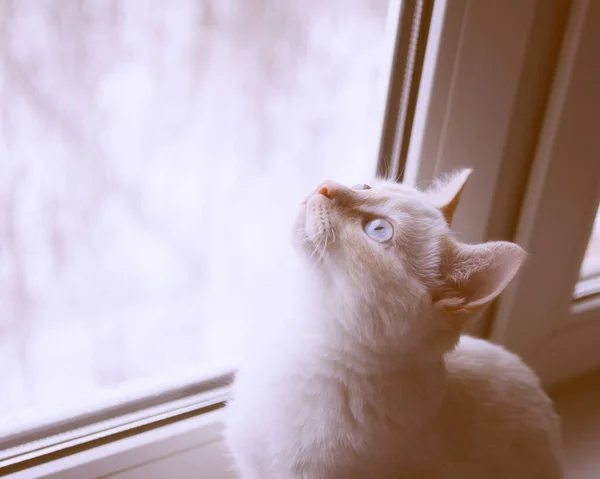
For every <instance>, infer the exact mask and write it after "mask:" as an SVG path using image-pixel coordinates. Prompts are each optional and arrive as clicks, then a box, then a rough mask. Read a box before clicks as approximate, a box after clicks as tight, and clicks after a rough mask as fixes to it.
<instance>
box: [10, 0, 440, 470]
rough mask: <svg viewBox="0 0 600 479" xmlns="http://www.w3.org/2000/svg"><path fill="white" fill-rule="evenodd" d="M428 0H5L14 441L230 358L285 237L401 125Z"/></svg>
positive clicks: (373, 161) (157, 391)
mask: <svg viewBox="0 0 600 479" xmlns="http://www.w3.org/2000/svg"><path fill="white" fill-rule="evenodd" d="M426 4H427V2H422V1H421V2H410V1H407V2H404V3H403V4H402V7H400V3H399V2H392V3H391V6H390V5H388V2H387V1H386V0H326V1H322V2H308V3H304V2H277V1H274V0H253V1H252V2H247V1H245V0H226V1H221V0H219V1H216V0H175V1H170V2H166V1H159V0H155V1H151V2H147V1H145V0H144V1H140V0H137V1H128V2H120V1H118V0H110V1H105V2H99V1H95V0H82V1H81V2H77V3H62V2H45V3H43V4H40V3H39V2H36V1H33V0H19V1H5V2H2V5H1V7H0V8H1V12H0V18H1V20H0V22H1V26H0V35H1V37H0V45H1V49H2V50H1V56H0V105H1V106H0V172H1V174H0V384H2V394H0V438H3V439H0V450H2V449H5V448H12V447H14V446H16V445H19V444H22V443H23V442H26V441H29V440H34V439H35V440H37V439H40V438H43V437H44V435H49V434H56V433H61V432H64V431H66V430H69V429H73V428H74V427H81V426H85V425H86V424H89V423H90V422H93V421H95V420H99V419H103V420H106V419H109V418H110V417H112V416H114V415H117V414H125V413H127V412H131V411H132V410H133V409H135V408H136V407H139V406H140V404H142V403H141V402H140V401H144V400H148V398H149V399H150V402H149V403H148V405H152V404H155V402H152V398H156V397H160V395H161V394H163V393H164V392H165V391H173V390H179V391H182V390H185V387H186V386H187V385H190V384H192V383H194V382H198V381H201V380H205V379H206V380H208V379H210V378H214V377H215V376H217V375H219V374H222V373H226V372H229V371H231V369H232V367H233V366H234V364H235V361H236V354H237V352H238V347H239V339H240V337H241V336H243V334H244V331H245V330H246V329H248V328H252V326H253V325H252V323H251V321H249V318H247V317H246V316H245V312H246V309H245V304H246V301H247V300H248V299H249V298H251V296H252V294H253V290H254V288H260V287H263V286H264V283H263V282H261V280H260V278H261V277H264V275H265V274H267V273H268V272H272V271H275V270H276V268H277V265H278V264H279V261H281V260H282V258H285V250H284V249H283V246H282V247H281V248H280V249H273V248H271V244H272V243H270V242H267V241H265V237H269V238H271V237H276V238H282V240H281V242H280V244H282V245H286V244H287V243H288V241H287V237H288V236H289V234H290V226H289V225H291V220H292V218H293V215H294V214H295V210H296V204H297V202H298V200H299V199H301V198H302V197H303V196H304V195H305V194H306V193H307V192H308V191H310V189H312V188H314V186H315V185H316V183H317V182H318V181H321V180H323V179H326V178H329V177H331V178H336V179H338V180H339V181H342V182H347V183H350V184H351V183H356V182H360V181H363V180H364V178H365V177H370V176H372V174H373V173H374V171H375V168H376V166H377V163H378V152H379V145H380V142H381V141H384V142H387V143H386V144H388V145H391V144H392V143H393V141H392V140H393V139H394V138H395V136H396V135H398V134H399V133H400V134H403V133H402V131H400V132H398V126H397V125H396V124H395V121H396V117H397V116H398V115H400V114H399V113H398V112H397V109H390V105H391V104H392V101H396V100H398V101H400V100H399V99H395V98H393V95H397V96H398V98H400V97H402V98H404V99H405V101H409V102H411V105H413V106H414V102H415V101H416V97H415V95H414V94H412V93H410V91H407V90H406V88H400V87H402V78H403V77H404V73H405V71H406V72H409V73H410V78H411V80H412V82H413V84H417V83H418V80H419V73H420V71H419V69H418V68H416V69H414V68H413V69H410V68H409V67H410V62H413V63H412V64H413V66H414V63H415V62H418V61H419V58H420V57H419V55H421V56H422V48H421V47H422V43H423V41H424V39H425V37H426V36H425V33H426V31H427V30H426V28H424V29H422V30H420V33H419V35H417V36H413V35H412V30H411V29H410V28H409V29H408V30H404V29H403V30H402V32H401V33H402V35H400V36H398V35H395V33H396V28H397V26H398V25H397V24H396V22H397V21H398V18H399V16H400V15H402V16H403V17H402V18H404V19H405V21H406V22H408V24H409V25H410V24H411V22H413V20H414V21H421V17H422V16H423V15H424V14H423V12H425V10H426V8H425V7H424V5H426ZM429 10H430V8H429ZM429 10H428V11H429ZM389 12H391V14H389ZM390 18H391V19H392V21H391V22H390V21H389V19H390ZM392 24H393V25H392ZM390 25H392V26H393V28H390ZM390 32H392V33H393V35H391V36H390V35H389V34H390ZM424 32H425V33H424ZM400 37H401V38H400ZM390 39H391V40H392V41H391V42H390ZM401 48H404V49H405V52H406V53H407V54H406V55H404V54H401V55H397V61H395V62H392V50H394V49H395V51H396V52H398V51H399V49H401ZM400 53H402V52H400ZM398 59H400V60H401V61H400V60H398ZM398 72H400V73H398ZM390 78H392V79H394V78H396V79H399V80H400V82H398V81H395V82H391V83H392V84H393V86H394V88H396V87H398V90H399V91H400V92H401V94H400V93H394V91H395V90H394V88H391V89H388V86H389V84H390V81H389V79H390ZM402 95H404V96H402ZM386 105H387V107H386ZM400 116H401V117H402V124H410V121H411V113H410V111H409V112H407V111H406V108H404V109H403V110H402V113H401V115H400ZM384 118H385V121H384ZM383 124H384V126H385V128H384V127H382V125H383ZM382 129H383V130H384V136H385V139H384V140H382ZM386 135H387V136H386ZM401 149H402V151H403V153H402V154H403V155H405V154H406V144H403V145H402V146H401ZM392 150H393V148H391V147H390V148H389V151H387V152H386V155H385V158H383V159H382V160H380V161H379V166H380V168H381V167H382V165H383V166H384V167H385V166H386V165H387V166H389V165H390V164H391V162H392V156H393V155H396V153H394V152H393V151H392ZM396 174H397V175H399V173H398V168H396ZM177 388H179V389H177ZM188 392H189V391H188ZM182 394H183V393H182ZM121 406H125V407H124V408H121ZM97 411H103V412H104V413H103V415H100V416H97V415H95V413H96V412H97ZM32 431H33V432H32ZM10 455H11V453H10V452H9V453H6V451H5V454H4V457H7V456H10ZM1 459H2V455H1V454H0V460H1Z"/></svg>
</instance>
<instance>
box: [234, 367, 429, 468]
mask: <svg viewBox="0 0 600 479" xmlns="http://www.w3.org/2000/svg"><path fill="white" fill-rule="evenodd" d="M261 367H262V368H263V373H264V372H265V371H264V368H265V367H268V368H269V371H268V374H262V375H259V374H257V371H258V370H259V369H260V368H261ZM234 397H235V401H234V403H233V404H232V410H233V409H236V408H237V409H238V410H237V413H236V416H237V417H238V418H239V421H240V422H243V423H244V424H238V425H237V426H236V427H240V428H246V429H247V430H248V431H249V434H252V436H253V437H255V438H256V437H257V436H260V437H261V439H260V440H262V441H263V442H265V444H264V447H266V448H267V449H272V452H273V453H274V454H282V453H283V451H284V450H286V451H290V452H291V451H304V452H306V453H307V455H308V456H309V457H321V456H328V455H330V454H332V453H333V454H334V455H335V457H340V455H342V456H346V457H347V459H348V461H349V462H350V461H351V459H352V458H353V457H354V458H355V457H360V456H362V455H364V454H367V453H368V454H369V456H370V457H371V460H373V459H374V456H381V459H382V461H385V460H389V457H392V456H393V457H397V456H398V454H399V450H401V449H402V444H403V443H404V442H406V441H409V440H412V441H414V440H417V438H418V431H419V430H420V428H419V427H418V426H419V425H418V421H419V420H420V418H421V417H422V414H421V413H420V411H417V410H416V409H419V408H422V405H423V401H422V399H419V398H416V397H414V396H411V395H410V394H408V393H407V392H406V391H404V390H403V389H402V385H401V384H397V383H395V382H394V381H393V380H389V379H388V380H385V381H382V380H381V379H373V378H364V377H362V378H357V377H351V376H349V375H348V374H347V373H345V372H344V371H343V370H341V369H340V370H336V369H335V367H332V366H331V365H330V364H325V363H315V362H313V363H311V362H303V363H302V362H298V361H294V362H291V361H290V362H289V363H286V361H285V359H284V358H281V357H280V358H279V362H278V363H269V364H268V365H267V364H263V366H258V365H257V366H254V367H251V369H249V370H241V371H240V374H239V376H238V378H237V381H236V385H235V388H234ZM415 431H417V432H415Z"/></svg>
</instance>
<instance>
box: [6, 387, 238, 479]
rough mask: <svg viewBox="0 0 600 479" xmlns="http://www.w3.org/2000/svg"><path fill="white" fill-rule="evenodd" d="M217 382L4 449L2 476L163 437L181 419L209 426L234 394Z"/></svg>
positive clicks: (176, 428)
mask: <svg viewBox="0 0 600 479" xmlns="http://www.w3.org/2000/svg"><path fill="white" fill-rule="evenodd" d="M226 379H227V378H226ZM213 383H214V381H213V382H211V383H210V384H212V386H213V387H212V388H211V389H209V390H205V391H204V392H201V393H198V394H195V395H187V396H185V397H182V398H180V399H175V400H171V401H168V402H163V403H162V404H158V405H155V406H153V407H148V408H145V409H141V410H138V411H135V412H131V413H129V414H125V415H121V416H118V417H114V418H112V419H109V420H105V421H102V422H97V423H94V424H90V425H87V426H85V427H81V428H79V429H75V430H72V431H68V432H65V433H62V434H57V435H54V436H49V437H46V438H44V439H42V440H37V441H35V440H34V441H30V442H28V443H25V444H24V445H20V446H16V447H13V448H11V449H7V450H5V451H2V456H1V457H0V476H2V475H5V474H9V473H13V472H18V471H31V470H32V468H37V467H42V468H43V467H44V465H46V464H62V463H64V461H67V462H66V463H67V464H70V462H69V458H71V457H83V456H85V455H86V454H87V453H89V452H91V451H96V450H106V449H107V448H108V450H111V448H112V446H111V445H112V444H117V443H118V444H129V446H127V448H129V447H131V446H132V444H133V445H135V444H136V440H135V439H134V438H136V437H141V438H153V437H154V433H156V432H158V436H157V437H158V438H160V437H162V436H163V435H164V434H167V435H169V434H170V433H169V431H171V430H172V429H173V428H174V431H176V432H177V431H179V426H176V425H177V424H180V423H182V424H183V423H185V424H196V426H197V427H199V425H200V426H202V427H205V426H206V425H207V424H211V423H214V420H211V418H215V417H217V416H218V415H215V413H219V414H220V409H221V408H222V407H223V406H224V405H225V402H226V401H227V400H228V399H229V394H230V393H229V386H228V384H227V383H228V381H227V383H224V380H223V381H222V383H219V384H220V385H219V386H215V384H213ZM198 418H203V419H198ZM196 419H197V421H195V420H196ZM190 421H191V422H190ZM188 447H189V445H188ZM127 448H126V449H125V450H128V449H127ZM82 455H83V456H82ZM135 460H137V459H135ZM11 477H12V476H11ZM15 477H20V476H15ZM27 477H31V475H28V476H27ZM36 477H38V476H37V475H36ZM61 477H62V476H61Z"/></svg>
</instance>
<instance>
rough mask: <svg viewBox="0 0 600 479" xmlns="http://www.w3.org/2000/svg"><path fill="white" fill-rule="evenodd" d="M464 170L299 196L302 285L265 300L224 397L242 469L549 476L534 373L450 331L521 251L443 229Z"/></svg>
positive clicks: (507, 274) (493, 291)
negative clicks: (441, 177)
mask: <svg viewBox="0 0 600 479" xmlns="http://www.w3.org/2000/svg"><path fill="white" fill-rule="evenodd" d="M469 174H470V170H463V171H461V172H458V173H456V174H455V175H453V176H452V177H451V178H449V179H448V180H446V181H439V182H437V183H436V184H435V185H434V186H433V187H432V188H430V189H428V190H427V191H418V190H416V189H414V188H411V187H408V186H405V185H398V184H394V183H389V182H385V181H377V182H375V183H374V184H373V186H372V187H368V186H367V185H361V186H358V187H354V188H348V187H345V186H342V185H340V184H336V183H333V182H325V183H324V184H323V185H321V186H320V187H319V188H318V189H317V190H316V191H315V192H314V193H313V194H312V195H310V196H309V197H308V198H307V199H306V201H305V202H304V204H303V207H302V211H301V213H300V215H299V218H298V221H297V233H298V236H299V238H300V241H299V244H300V245H301V247H300V250H301V254H302V255H303V256H304V257H306V258H307V259H309V261H306V262H305V263H306V265H307V266H306V271H307V274H306V281H300V280H298V281H296V282H294V281H292V282H290V285H291V286H292V287H293V288H294V292H295V297H296V300H295V301H294V304H286V305H281V304H280V303H279V302H278V298H275V297H274V298H272V299H273V302H272V306H271V309H270V310H269V311H268V313H265V316H266V315H271V316H274V317H275V318H276V319H277V321H276V323H275V324H269V327H268V328H267V329H268V331H267V332H261V335H260V338H262V341H257V342H256V343H255V347H254V349H253V351H251V352H250V354H249V355H248V356H247V357H246V358H245V360H244V362H243V363H242V364H241V366H240V368H239V371H238V374H237V378H236V381H235V384H234V388H233V400H232V402H231V403H230V404H229V405H228V411H227V413H228V414H227V433H226V435H227V440H228V443H229V445H230V448H231V451H232V453H233V455H234V458H235V462H236V464H237V466H238V468H239V471H240V473H241V477H243V478H244V479H288V478H289V479H296V478H307V479H354V478H357V479H358V478H375V479H387V478H390V479H392V478H393V479H412V478H415V479H417V478H418V479H429V478H453V479H454V478H456V479H459V478H460V479H500V478H503V479H558V478H561V477H562V472H561V465H560V455H561V454H560V433H559V420H558V418H557V416H556V415H555V413H554V411H553V407H552V404H551V401H550V400H549V399H548V397H547V396H546V395H545V394H544V392H543V391H542V389H541V388H540V383H539V381H538V379H537V377H536V376H535V374H534V373H533V372H532V371H531V370H530V369H528V368H527V367H526V366H525V365H524V364H523V363H522V362H521V360H520V359H519V358H518V357H517V356H515V355H513V354H511V353H509V352H507V351H506V350H504V349H503V348H501V347H499V346H495V345H493V344H491V343H488V342H486V341H482V340H478V339H474V338H469V337H466V336H463V337H460V331H461V328H462V326H463V325H464V324H465V322H466V321H467V320H468V319H469V318H471V317H472V315H473V314H475V313H476V312H477V311H480V310H481V309H482V308H483V307H485V306H486V305H488V304H489V303H490V302H491V301H492V300H493V299H494V298H496V297H497V296H498V294H500V292H501V291H502V290H503V289H504V288H505V287H506V285H507V284H508V282H509V281H510V280H511V279H512V278H513V276H514V275H515V274H516V272H517V270H518V269H519V267H520V265H521V263H522V261H523V258H524V252H523V250H522V249H521V248H520V247H519V246H517V245H515V244H512V243H507V242H490V243H485V244H481V245H467V244H462V243H460V242H458V241H457V240H456V239H455V238H454V236H453V235H452V233H451V231H450V229H449V224H450V223H451V219H452V215H453V212H454V209H455V207H456V204H457V202H458V199H459V197H460V193H461V191H462V189H463V186H464V184H465V181H466V179H467V178H468V176H469ZM286 280H289V278H286V277H285V276H284V275H283V274H282V275H281V276H280V277H275V278H273V281H276V282H278V284H280V283H281V282H283V281H286ZM459 338H460V340H459ZM457 344H458V345H457Z"/></svg>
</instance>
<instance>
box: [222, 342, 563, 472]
mask: <svg viewBox="0 0 600 479" xmlns="http://www.w3.org/2000/svg"><path fill="white" fill-rule="evenodd" d="M281 346H282V347H281V348H275V349H271V350H270V351H269V352H268V354H267V353H266V354H265V355H264V356H263V358H264V361H260V360H258V361H256V363H255V364H253V365H250V364H249V365H248V366H249V367H250V369H249V370H246V369H245V370H243V371H242V374H240V377H239V378H238V383H237V384H236V389H235V394H236V396H238V397H239V398H242V400H244V401H246V404H245V405H244V407H242V408H239V409H237V408H236V407H235V404H234V405H232V407H231V411H230V413H231V414H232V416H231V417H230V418H229V424H230V429H229V433H228V434H229V439H230V441H231V443H232V444H234V445H235V446H234V448H235V449H234V451H235V453H236V454H237V456H238V458H239V460H240V462H239V466H240V468H241V470H242V472H243V475H242V477H244V479H246V478H248V479H258V478H276V477H280V478H315V479H317V478H319V479H321V478H323V479H330V478H336V479H337V478H340V479H341V478H347V479H354V478H361V479H363V478H377V479H388V478H389V479H400V478H415V479H416V478H423V479H430V478H431V479H434V478H436V479H438V478H439V479H444V478H457V479H458V478H461V479H481V478H490V479H500V478H503V479H558V478H560V477H561V475H560V469H559V468H558V467H557V459H558V457H559V443H558V420H557V418H556V416H555V415H554V413H553V411H552V406H551V404H550V401H549V400H548V398H547V397H546V396H545V395H544V394H543V393H542V392H541V391H540V389H539V383H538V380H537V378H536V377H535V375H534V374H533V373H532V372H531V371H530V370H529V369H528V368H527V367H525V366H524V365H523V363H522V362H521V361H520V360H519V359H518V358H517V357H516V356H514V355H512V354H510V353H508V352H507V351H505V350H504V349H502V348H500V347H498V346H495V345H491V344H490V343H487V342H485V341H482V340H478V339H473V338H469V337H463V338H462V339H461V342H460V344H459V346H458V348H457V349H456V350H455V351H453V352H451V353H448V354H447V355H446V358H445V363H444V365H443V367H444V369H442V367H440V366H441V365H428V366H427V367H423V368H421V369H419V368H415V370H414V371H411V370H410V369H409V370H407V371H400V372H396V373H394V372H391V373H389V374H381V375H375V376H368V375H367V376H363V375H360V374H358V375H357V374H355V373H353V372H351V371H348V370H347V369H346V368H345V367H344V366H343V365H342V364H337V365H336V364H335V363H334V362H333V361H331V359H329V358H328V355H327V352H326V350H325V351H323V353H324V356H323V357H318V356H310V357H307V356H306V352H307V351H309V350H310V346H309V345H306V347H307V349H305V350H302V349H299V350H294V349H290V347H289V346H288V345H286V346H288V347H283V346H284V345H283V344H282V345H281ZM299 358H304V359H301V360H299ZM254 368H256V369H254ZM238 414H239V415H240V416H239V417H237V415H238ZM323 465H325V468H324V467H323Z"/></svg>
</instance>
